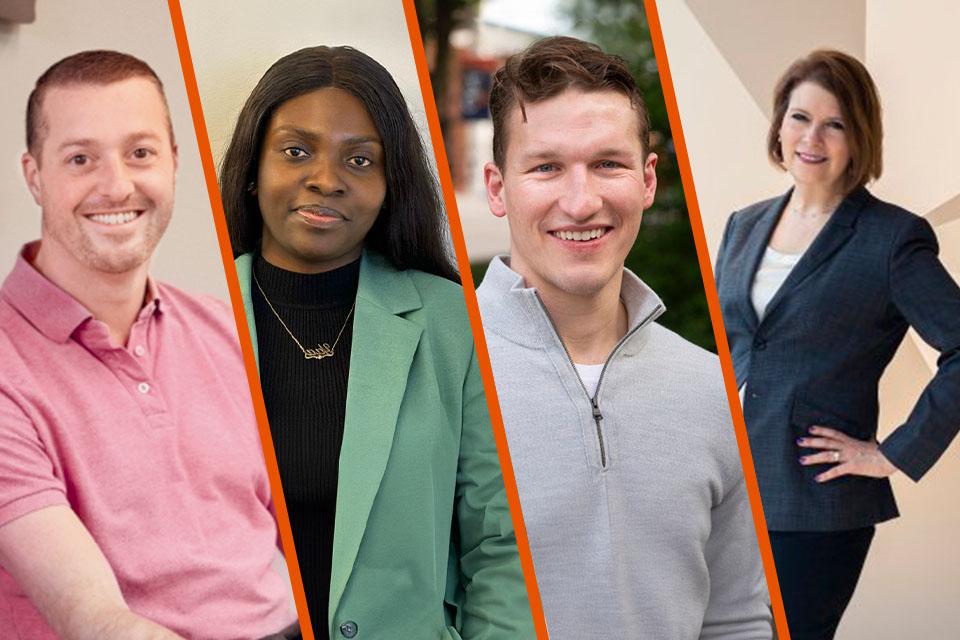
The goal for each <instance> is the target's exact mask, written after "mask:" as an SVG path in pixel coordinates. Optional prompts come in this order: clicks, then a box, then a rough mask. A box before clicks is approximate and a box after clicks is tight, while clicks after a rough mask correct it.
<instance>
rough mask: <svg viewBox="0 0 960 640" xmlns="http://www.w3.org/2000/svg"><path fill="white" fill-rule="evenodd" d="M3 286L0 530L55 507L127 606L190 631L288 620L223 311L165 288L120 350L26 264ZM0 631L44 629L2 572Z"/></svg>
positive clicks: (261, 470) (232, 335) (264, 630)
mask: <svg viewBox="0 0 960 640" xmlns="http://www.w3.org/2000/svg"><path fill="white" fill-rule="evenodd" d="M30 253H32V252H31V247H29V246H28V247H27V248H25V250H24V253H21V255H20V257H19V258H18V259H17V263H16V266H15V267H14V270H13V272H12V273H11V274H10V275H9V276H8V277H7V279H6V282H4V284H3V288H2V290H0V526H3V525H5V524H7V523H9V522H10V521H12V520H15V519H16V518H19V517H20V516H23V515H25V514H27V513H30V512H32V511H35V510H37V509H42V508H44V507H49V506H52V505H67V506H69V507H70V508H71V509H73V511H74V512H75V513H76V514H77V515H78V516H79V518H80V520H81V521H83V523H84V525H86V527H87V529H88V530H89V531H90V533H91V534H92V535H93V537H94V539H95V540H96V541H97V544H99V546H100V548H101V549H102V550H103V553H104V554H105V555H106V557H107V560H108V561H109V562H110V566H111V567H113V571H114V573H115V574H116V576H117V580H118V581H119V583H120V588H121V590H122V591H123V595H124V598H125V599H126V601H127V603H128V604H129V606H130V608H131V609H132V610H133V611H134V612H136V613H138V614H140V615H142V616H144V617H146V618H149V619H151V620H153V621H155V622H157V623H159V624H161V625H163V626H166V627H168V628H170V629H171V630H173V631H176V632H177V633H179V634H181V635H183V636H186V637H187V638H198V639H204V640H206V639H210V640H215V639H220V638H222V639H224V640H226V639H228V638H229V639H235V638H259V637H261V636H264V635H267V634H269V633H274V632H276V631H278V630H279V629H281V628H283V627H284V626H286V625H287V624H289V623H290V622H291V621H292V619H293V614H292V612H290V611H289V606H288V595H287V594H288V591H287V587H286V586H285V584H284V580H283V579H282V578H281V576H280V575H278V574H277V573H276V571H275V570H274V569H272V568H271V562H272V561H273V559H274V556H275V554H276V549H277V547H276V539H277V533H276V523H275V521H274V518H273V515H272V513H271V498H270V486H269V484H268V480H267V473H266V468H265V466H264V460H263V453H262V450H261V447H260V440H259V437H258V435H257V429H256V422H255V418H254V414H253V408H252V405H251V401H250V393H249V389H248V386H247V378H246V374H245V372H244V368H243V361H242V358H241V355H240V347H239V343H238V341H237V333H236V326H235V324H234V321H233V316H232V314H231V313H230V312H229V310H228V308H227V306H226V305H225V304H224V303H222V302H220V301H217V300H214V299H212V298H200V297H196V296H192V295H187V294H185V293H184V292H182V291H180V290H178V289H175V288H173V287H170V286H167V285H164V284H155V283H153V282H152V281H151V282H150V283H149V284H148V295H147V299H148V300H149V302H147V303H146V304H145V305H144V307H143V309H142V310H141V312H140V315H139V316H138V317H137V320H136V322H135V324H134V325H133V329H132V331H131V333H130V339H129V343H128V345H127V346H126V347H125V348H124V347H117V346H114V345H112V344H111V342H110V338H109V335H108V333H107V327H106V325H105V324H103V323H102V322H100V321H98V320H95V319H94V318H93V317H92V316H91V315H90V312H89V311H87V310H86V309H85V308H84V307H83V306H82V305H81V304H80V303H78V302H77V301H76V300H75V299H74V298H72V297H71V296H69V295H68V294H67V293H66V292H64V291H63V290H62V289H60V288H59V287H57V286H56V285H54V284H53V283H51V282H50V281H49V280H47V279H46V278H45V277H44V276H43V275H41V274H40V273H39V272H38V271H37V270H36V269H34V268H33V266H32V265H31V264H30V263H29V262H28V261H27V260H26V259H25V258H24V254H27V255H30ZM0 637H2V638H4V639H7V638H22V639H24V640H26V639H29V640H45V639H47V638H56V635H55V634H54V632H53V631H52V630H51V629H50V628H49V626H48V625H47V624H46V622H45V621H44V620H43V618H42V617H41V615H40V614H39V612H38V611H37V610H36V609H35V608H34V607H33V605H32V604H31V602H30V601H29V600H28V599H27V598H26V596H24V594H23V592H22V591H21V590H20V588H19V587H18V585H17V584H16V582H15V581H14V580H13V578H12V577H11V576H10V575H9V574H8V573H7V572H6V571H4V570H3V569H2V568H0Z"/></svg>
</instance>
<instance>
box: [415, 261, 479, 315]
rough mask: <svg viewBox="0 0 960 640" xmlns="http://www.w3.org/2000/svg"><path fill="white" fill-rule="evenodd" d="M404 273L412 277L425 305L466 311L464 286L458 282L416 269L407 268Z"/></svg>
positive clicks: (461, 311) (460, 311)
mask: <svg viewBox="0 0 960 640" xmlns="http://www.w3.org/2000/svg"><path fill="white" fill-rule="evenodd" d="M402 273H406V274H407V277H409V278H410V281H411V282H412V283H413V286H414V287H415V288H416V289H417V293H419V294H420V299H421V300H422V301H423V304H424V306H425V307H431V308H432V307H434V306H438V307H440V308H452V309H454V310H457V311H458V312H459V313H465V312H466V308H465V304H464V299H463V287H462V286H460V285H459V284H457V283H456V282H453V281H451V280H447V279H446V278H442V277H440V276H435V275H433V274H432V273H425V272H423V271H417V270H416V269H407V270H406V271H404V272H402Z"/></svg>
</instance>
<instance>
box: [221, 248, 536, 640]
mask: <svg viewBox="0 0 960 640" xmlns="http://www.w3.org/2000/svg"><path fill="white" fill-rule="evenodd" d="M236 265H237V275H238V277H239V279H240V290H241V294H242V296H243V303H244V310H245V311H246V314H247V323H248V324H249V326H250V336H251V338H252V339H253V346H254V352H257V328H256V323H255V321H254V313H253V301H252V296H251V276H252V266H253V257H252V255H250V254H247V255H242V256H240V257H239V258H237V260H236ZM257 359H258V362H259V353H258V356H257ZM348 380H349V382H348V388H347V406H346V419H345V424H344V433H343V445H342V449H341V451H340V470H339V485H338V488H337V511H336V523H335V525H334V527H335V528H334V544H333V569H332V573H331V576H330V603H329V605H330V606H329V612H330V614H329V615H330V617H329V620H328V621H327V624H328V627H329V631H330V637H331V638H342V637H354V636H355V637H356V638H358V639H364V640H366V639H374V638H384V639H389V640H396V639H397V638H411V639H412V638H416V639H418V640H419V639H434V638H440V639H448V640H449V639H453V640H455V639H460V638H463V639H467V640H469V639H477V640H479V639H483V640H494V639H500V638H502V639H504V640H508V639H509V640H518V639H523V638H534V637H535V633H534V630H533V621H532V618H531V614H530V606H529V601H528V599H527V593H526V588H525V584H524V581H523V574H522V572H521V568H520V560H519V557H518V556H517V543H516V538H515V537H514V531H513V523H512V521H511V519H510V512H509V508H508V506H507V500H506V494H505V492H504V488H503V476H502V474H501V471H500V464H499V459H498V457H497V451H496V447H495V444H494V440H493V432H492V430H491V428H490V419H489V415H488V413H487V405H486V402H485V400H484V394H483V385H482V382H481V380H480V375H479V370H478V368H477V361H476V352H475V350H474V345H473V338H472V335H471V333H470V326H469V323H468V321H467V314H466V309H465V306H464V300H463V291H462V289H461V288H460V287H459V286H457V285H456V284H454V283H452V282H450V281H448V280H445V279H443V278H439V277H437V276H432V275H429V274H425V273H422V272H420V271H415V270H407V271H397V270H396V269H395V268H394V267H393V266H392V265H391V264H390V263H389V262H388V261H387V260H386V259H385V258H384V257H382V256H380V255H378V254H376V253H372V252H366V251H365V252H364V255H363V258H362V262H361V265H360V282H359V286H358V290H357V305H356V308H355V310H354V320H353V345H352V351H351V354H350V374H349V379H348ZM314 624H319V621H314Z"/></svg>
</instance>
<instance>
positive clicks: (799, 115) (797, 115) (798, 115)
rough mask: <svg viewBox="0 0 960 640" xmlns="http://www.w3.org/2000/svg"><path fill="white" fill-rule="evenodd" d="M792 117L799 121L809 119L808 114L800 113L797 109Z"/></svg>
mask: <svg viewBox="0 0 960 640" xmlns="http://www.w3.org/2000/svg"><path fill="white" fill-rule="evenodd" d="M790 117H791V118H792V119H793V120H796V121H797V122H806V121H807V120H809V118H807V115H806V114H805V113H800V112H797V111H795V112H793V113H792V114H790Z"/></svg>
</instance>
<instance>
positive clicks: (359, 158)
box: [255, 87, 387, 273]
mask: <svg viewBox="0 0 960 640" xmlns="http://www.w3.org/2000/svg"><path fill="white" fill-rule="evenodd" d="M384 169H385V168H384V148H383V141H382V140H381V138H380V133H379V132H378V131H377V128H376V126H375V125H374V123H373V120H372V118H371V117H370V114H369V113H368V112H367V109H366V108H365V107H364V106H363V103H362V102H360V100H359V99H357V98H356V97H355V96H354V95H352V94H351V93H349V92H347V91H344V90H343V89H337V88H333V87H328V88H324V89H317V90H316V91H311V92H309V93H305V94H303V95H300V96H297V97H296V98H292V99H290V100H287V101H286V102H284V103H282V104H281V105H280V106H279V107H277V109H276V110H275V111H274V112H273V115H272V117H271V118H270V121H269V122H268V123H267V127H266V130H265V132H264V137H263V142H262V144H261V147H260V169H259V173H258V176H257V183H256V185H255V194H256V197H257V201H258V203H259V205H260V212H261V214H262V215H263V241H262V245H261V251H262V252H263V257H264V258H265V259H266V260H267V261H268V262H270V263H271V264H273V265H275V266H278V267H281V268H283V269H287V270H288V271H296V272H299V273H319V272H321V271H330V270H331V269H336V268H338V267H341V266H343V265H345V264H349V263H350V262H352V261H354V260H356V259H357V258H358V257H359V256H360V253H361V251H362V249H363V241H364V239H365V238H366V236H367V233H368V232H369V231H370V228H371V227H372V226H373V223H374V222H375V221H376V219H377V215H379V213H380V209H381V207H382V206H383V200H384V198H385V196H386V192H387V182H386V177H385V173H384Z"/></svg>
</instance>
